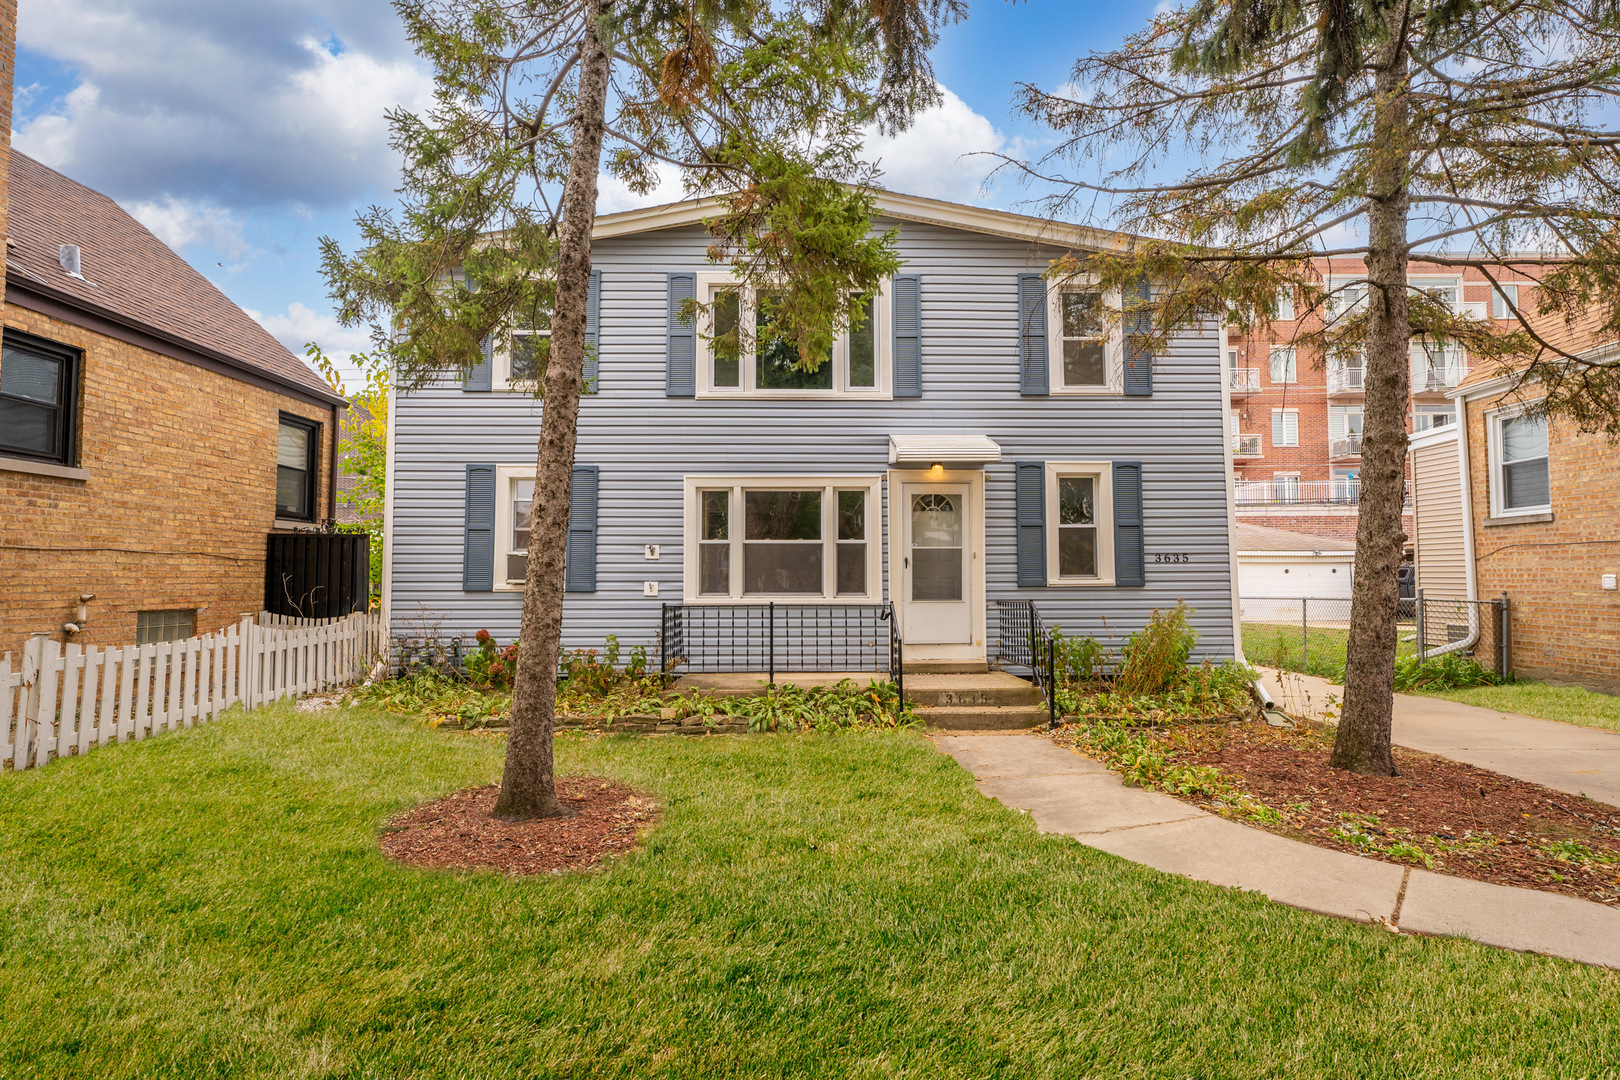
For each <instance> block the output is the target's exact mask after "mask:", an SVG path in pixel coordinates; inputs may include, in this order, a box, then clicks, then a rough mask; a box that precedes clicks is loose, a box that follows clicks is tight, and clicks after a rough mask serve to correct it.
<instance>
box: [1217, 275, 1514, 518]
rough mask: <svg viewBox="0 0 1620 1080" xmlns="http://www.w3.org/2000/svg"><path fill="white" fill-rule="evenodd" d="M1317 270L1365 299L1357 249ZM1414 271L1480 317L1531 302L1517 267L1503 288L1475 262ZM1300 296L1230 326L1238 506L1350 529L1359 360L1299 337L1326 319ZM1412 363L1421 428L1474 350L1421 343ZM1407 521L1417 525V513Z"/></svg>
mask: <svg viewBox="0 0 1620 1080" xmlns="http://www.w3.org/2000/svg"><path fill="white" fill-rule="evenodd" d="M1316 269H1317V271H1318V272H1319V273H1320V274H1321V276H1322V281H1323V282H1324V284H1326V285H1327V286H1328V287H1329V288H1333V287H1336V286H1340V285H1345V286H1349V287H1348V288H1347V289H1346V290H1345V292H1344V293H1342V294H1340V296H1339V297H1338V298H1336V303H1337V304H1338V305H1339V306H1338V308H1337V310H1339V311H1343V310H1344V305H1347V304H1355V303H1359V302H1362V301H1361V298H1362V297H1364V296H1365V289H1366V286H1365V285H1364V284H1363V285H1359V286H1354V285H1350V283H1351V282H1355V281H1357V280H1359V279H1362V278H1364V277H1365V275H1366V269H1365V265H1364V264H1363V263H1362V262H1361V261H1360V260H1352V259H1323V260H1319V261H1318V263H1317V266H1316ZM1409 274H1410V278H1411V281H1412V284H1413V285H1415V286H1417V287H1420V288H1424V289H1428V290H1430V291H1431V292H1433V293H1435V294H1436V295H1440V296H1443V297H1445V298H1446V299H1447V300H1448V301H1449V302H1450V303H1451V304H1452V305H1453V307H1454V308H1456V309H1457V310H1459V311H1466V312H1472V313H1473V314H1475V315H1477V316H1479V317H1481V318H1486V317H1498V318H1506V317H1507V315H1508V310H1507V308H1506V306H1505V303H1506V301H1507V300H1511V301H1512V302H1513V303H1514V304H1516V305H1518V306H1519V307H1520V308H1522V309H1524V310H1531V311H1533V310H1534V307H1535V301H1534V290H1533V289H1532V288H1531V287H1530V286H1531V284H1532V281H1531V279H1529V278H1526V277H1524V276H1523V275H1519V274H1516V273H1513V272H1511V271H1506V270H1504V271H1502V272H1500V273H1498V274H1496V275H1495V276H1496V277H1497V278H1498V280H1499V281H1501V282H1502V283H1503V285H1504V288H1503V290H1502V291H1501V292H1498V291H1497V290H1496V289H1495V288H1493V286H1492V285H1491V284H1490V283H1489V282H1488V281H1487V280H1486V279H1485V277H1484V276H1483V275H1482V274H1481V273H1480V272H1479V271H1478V270H1474V269H1467V270H1457V269H1454V268H1451V267H1441V266H1435V265H1433V264H1425V263H1422V262H1418V261H1414V262H1413V263H1412V264H1411V268H1410V270H1409ZM1504 294H1505V295H1504ZM1297 299H1299V298H1295V297H1284V298H1281V300H1280V302H1279V308H1280V310H1279V316H1280V317H1279V318H1278V319H1277V321H1276V322H1275V323H1274V324H1273V325H1272V326H1271V327H1270V328H1269V330H1267V331H1262V332H1260V333H1256V334H1251V335H1249V336H1243V335H1240V334H1238V333H1237V332H1236V331H1230V332H1229V333H1228V336H1227V343H1226V349H1225V354H1226V366H1227V386H1228V390H1229V393H1230V395H1231V402H1232V414H1231V424H1232V429H1231V438H1232V466H1233V479H1234V482H1235V483H1234V494H1235V497H1236V501H1237V517H1238V520H1239V521H1241V522H1246V523H1248V524H1254V525H1262V526H1270V527H1272V528H1279V529H1288V530H1291V531H1295V532H1304V533H1312V534H1315V535H1320V536H1331V537H1336V538H1339V539H1354V537H1355V530H1356V503H1357V501H1358V497H1359V495H1360V479H1359V477H1360V472H1361V421H1362V401H1363V397H1364V393H1363V386H1364V381H1363V368H1362V367H1360V366H1358V365H1339V364H1329V363H1327V362H1325V361H1324V359H1323V357H1321V356H1320V355H1313V354H1311V353H1310V352H1308V351H1307V350H1306V349H1305V348H1304V347H1303V346H1296V345H1294V344H1293V341H1294V338H1295V336H1296V335H1302V334H1304V333H1308V332H1310V331H1312V330H1316V329H1320V327H1321V317H1320V315H1319V314H1317V313H1310V312H1307V311H1306V310H1305V308H1304V305H1303V303H1295V302H1294V301H1295V300H1297ZM1296 314H1297V315H1298V316H1299V317H1298V318H1295V316H1296ZM1504 325H1506V324H1504ZM1411 365H1412V397H1411V401H1410V403H1409V405H1408V408H1407V429H1408V430H1409V431H1412V432H1423V431H1427V430H1429V429H1431V428H1434V427H1438V426H1442V425H1445V424H1448V423H1452V422H1454V417H1455V410H1454V406H1453V404H1452V402H1451V400H1450V399H1449V398H1448V397H1447V396H1446V395H1447V392H1448V391H1450V390H1451V389H1453V388H1454V387H1456V386H1457V385H1458V384H1459V383H1461V382H1462V380H1463V379H1464V378H1466V377H1467V375H1468V371H1469V358H1468V356H1467V355H1466V354H1465V353H1464V352H1463V351H1462V349H1461V348H1460V347H1458V346H1456V345H1450V346H1446V347H1443V348H1442V347H1434V346H1430V347H1425V346H1424V345H1422V344H1420V343H1418V342H1414V343H1413V345H1412V354H1411ZM1406 532H1407V535H1408V536H1411V534H1412V530H1411V525H1410V518H1408V524H1407V529H1406Z"/></svg>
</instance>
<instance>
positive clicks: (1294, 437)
mask: <svg viewBox="0 0 1620 1080" xmlns="http://www.w3.org/2000/svg"><path fill="white" fill-rule="evenodd" d="M1271 445H1272V446H1298V445H1299V410H1298V409H1272V410H1271Z"/></svg>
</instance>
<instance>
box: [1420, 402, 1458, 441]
mask: <svg viewBox="0 0 1620 1080" xmlns="http://www.w3.org/2000/svg"><path fill="white" fill-rule="evenodd" d="M1456 420H1457V412H1456V410H1455V409H1453V408H1452V407H1451V406H1450V405H1414V406H1412V433H1413V434H1414V435H1415V434H1417V433H1418V432H1421V431H1433V430H1434V429H1435V428H1438V427H1445V426H1446V425H1447V424H1452V423H1455V422H1456Z"/></svg>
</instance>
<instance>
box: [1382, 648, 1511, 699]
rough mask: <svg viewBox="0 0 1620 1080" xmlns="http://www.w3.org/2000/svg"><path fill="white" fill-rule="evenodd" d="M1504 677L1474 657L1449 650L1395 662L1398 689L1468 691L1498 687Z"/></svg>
mask: <svg viewBox="0 0 1620 1080" xmlns="http://www.w3.org/2000/svg"><path fill="white" fill-rule="evenodd" d="M1501 683H1502V677H1501V676H1500V675H1498V674H1497V673H1496V672H1494V671H1492V670H1491V669H1490V668H1488V667H1486V666H1485V665H1484V664H1481V663H1480V662H1479V661H1478V660H1475V659H1474V658H1473V657H1471V656H1463V655H1462V654H1461V653H1447V654H1445V655H1444V656H1431V657H1429V658H1428V659H1427V660H1423V661H1419V660H1418V658H1417V657H1416V656H1404V657H1401V658H1400V659H1398V660H1396V661H1395V689H1396V691H1397V692H1399V693H1405V692H1406V691H1409V690H1466V689H1468V688H1469V687H1471V686H1499V685H1501Z"/></svg>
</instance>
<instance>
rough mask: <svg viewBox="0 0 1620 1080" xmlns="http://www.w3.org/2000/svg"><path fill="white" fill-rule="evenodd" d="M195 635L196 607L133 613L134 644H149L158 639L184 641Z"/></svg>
mask: <svg viewBox="0 0 1620 1080" xmlns="http://www.w3.org/2000/svg"><path fill="white" fill-rule="evenodd" d="M196 636H197V609H196V608H179V609H175V610H170V611H137V612H136V613H135V644H137V645H151V644H154V643H156V642H159V641H184V640H185V639H186V638H189V637H196Z"/></svg>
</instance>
